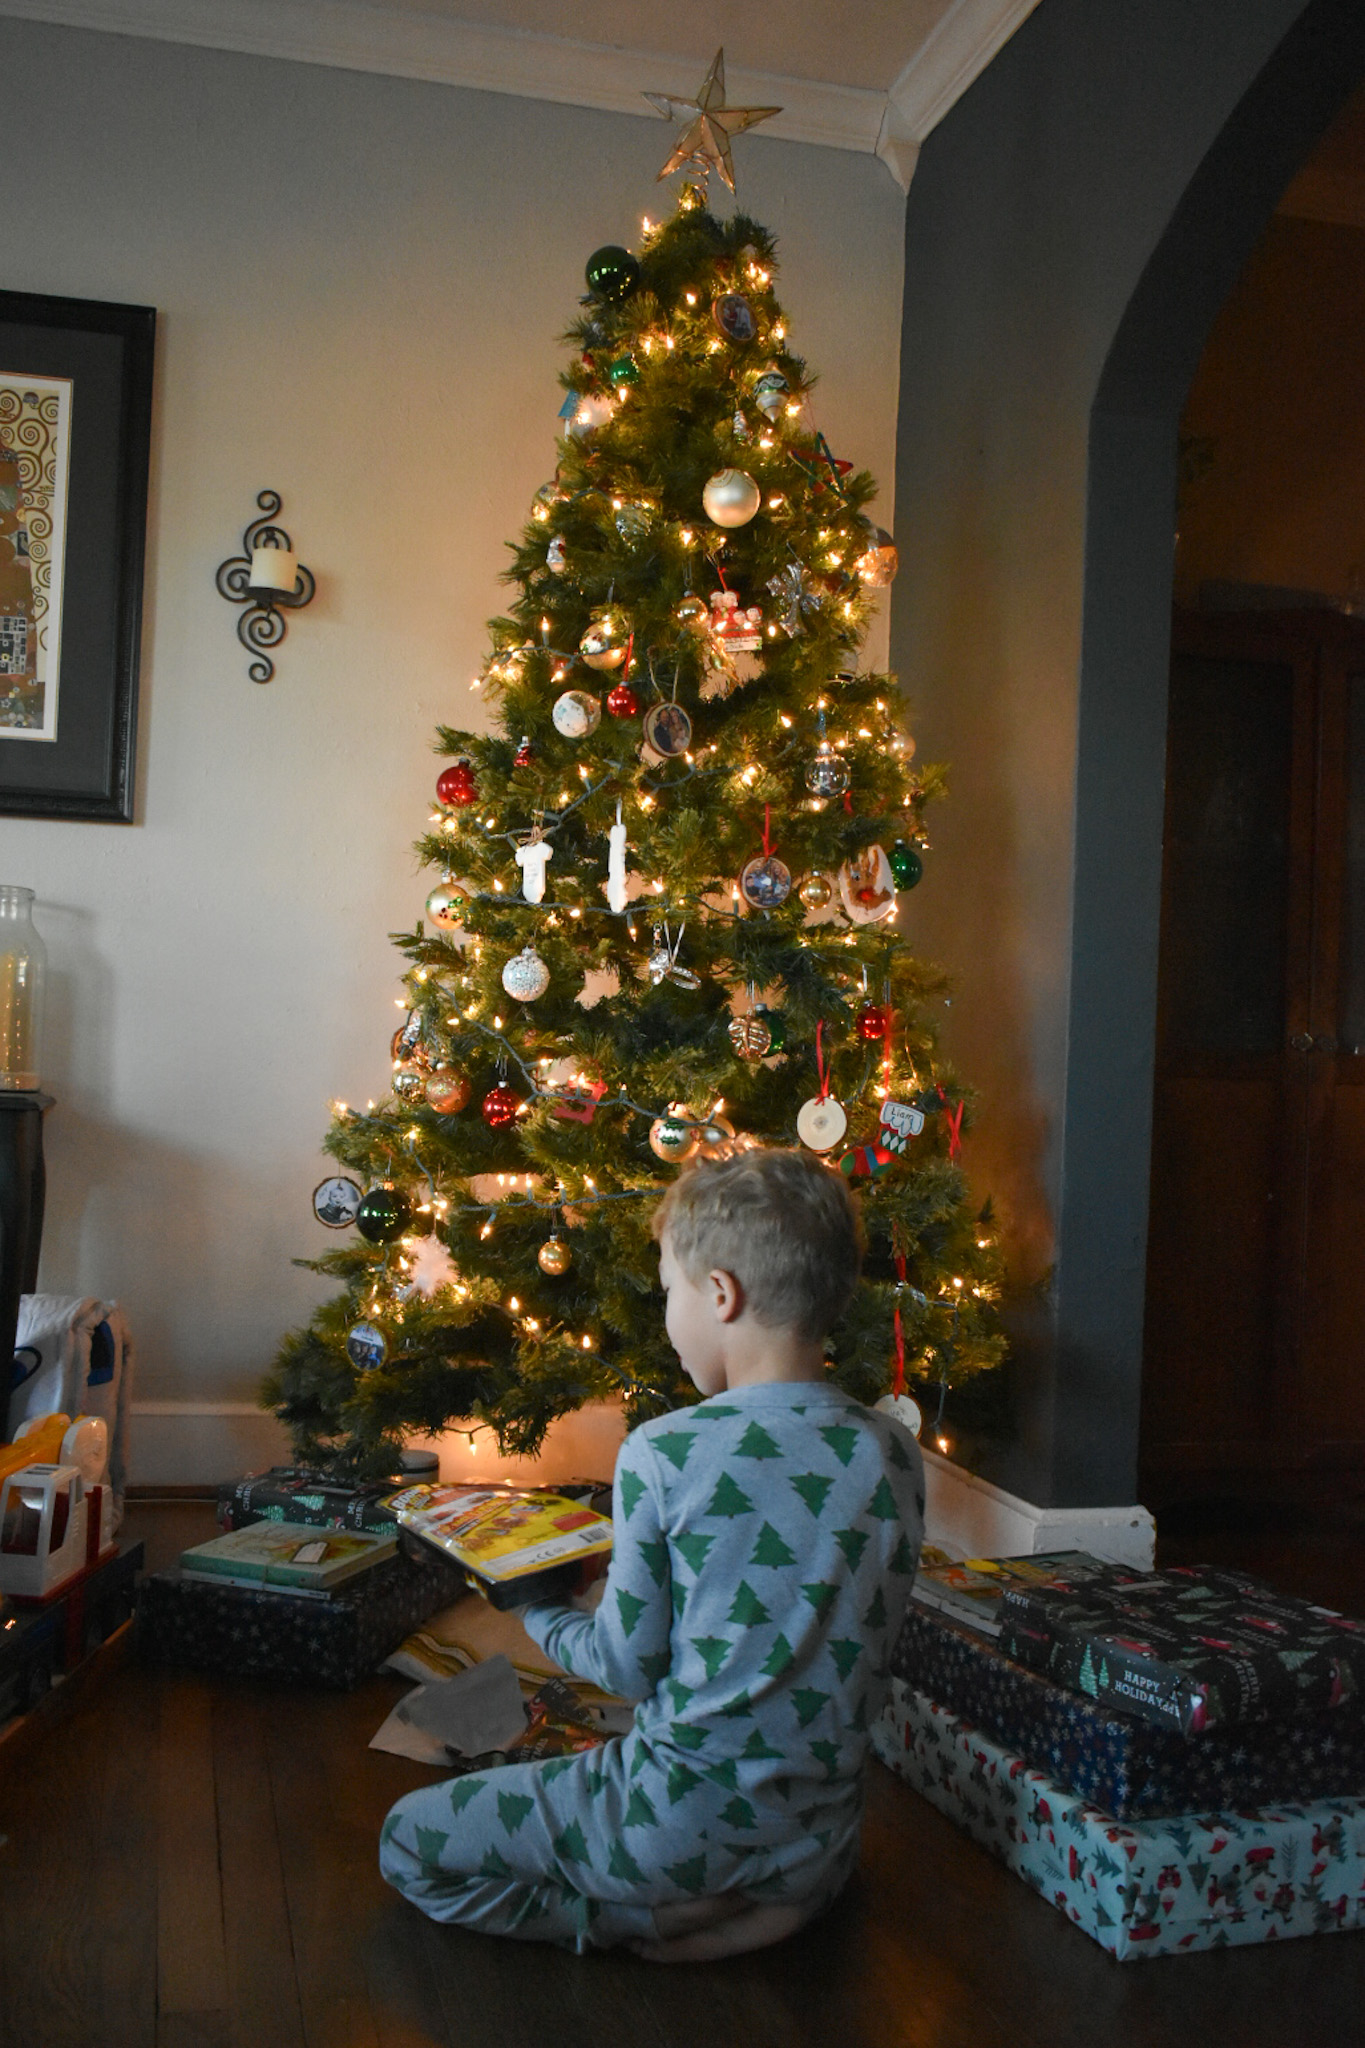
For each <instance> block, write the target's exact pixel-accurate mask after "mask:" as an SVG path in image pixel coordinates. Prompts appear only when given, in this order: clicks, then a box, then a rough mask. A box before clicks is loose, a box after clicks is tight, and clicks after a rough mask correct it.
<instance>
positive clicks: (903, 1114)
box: [877, 1102, 924, 1158]
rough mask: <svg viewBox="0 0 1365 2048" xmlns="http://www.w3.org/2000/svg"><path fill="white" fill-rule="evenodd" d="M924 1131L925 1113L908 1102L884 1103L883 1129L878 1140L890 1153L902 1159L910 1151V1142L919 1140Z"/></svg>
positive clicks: (879, 1132) (878, 1134)
mask: <svg viewBox="0 0 1365 2048" xmlns="http://www.w3.org/2000/svg"><path fill="white" fill-rule="evenodd" d="M923 1129H924V1111H923V1110H922V1109H915V1108H914V1107H913V1105H912V1104H910V1103H908V1102H884V1103H883V1104H882V1120H881V1129H880V1130H879V1131H878V1133H877V1137H878V1140H879V1142H880V1143H881V1144H883V1145H884V1146H885V1147H886V1149H887V1151H888V1152H894V1153H895V1154H896V1155H897V1157H898V1158H899V1157H901V1156H902V1155H903V1154H904V1153H906V1152H907V1151H909V1149H910V1140H911V1139H912V1138H917V1137H918V1136H919V1134H920V1132H921V1131H922V1130H923Z"/></svg>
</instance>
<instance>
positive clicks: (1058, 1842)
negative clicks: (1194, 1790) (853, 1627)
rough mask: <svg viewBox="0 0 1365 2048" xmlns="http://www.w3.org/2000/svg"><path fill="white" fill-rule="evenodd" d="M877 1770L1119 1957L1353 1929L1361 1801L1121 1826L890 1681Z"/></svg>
mask: <svg viewBox="0 0 1365 2048" xmlns="http://www.w3.org/2000/svg"><path fill="white" fill-rule="evenodd" d="M891 1693H892V1696H891V1700H890V1702H889V1704H888V1706H887V1708H886V1711H885V1713H884V1714H883V1716H882V1718H881V1720H880V1721H879V1722H878V1723H877V1725H876V1728H875V1730H874V1737H873V1739H874V1742H875V1744H876V1747H877V1752H878V1754H879V1755H880V1756H881V1758H882V1760H883V1762H885V1763H887V1764H889V1765H890V1766H891V1768H892V1769H893V1770H895V1771H897V1772H898V1773H899V1774H900V1775H901V1776H903V1777H905V1778H907V1779H908V1780H909V1782H910V1783H911V1784H912V1785H913V1786H914V1787H915V1789H916V1791H918V1792H920V1793H922V1794H923V1796H924V1797H925V1798H926V1799H928V1800H929V1801H930V1803H931V1804H932V1805H934V1806H936V1807H937V1808H938V1809H939V1811H940V1812H941V1813H943V1814H946V1815H947V1817H948V1818H949V1819H950V1820H952V1821H954V1822H956V1824H957V1825H958V1826H959V1827H961V1828H962V1829H963V1830H964V1831H965V1832H966V1833H967V1834H969V1835H970V1836H971V1837H972V1838H973V1840H975V1841H977V1842H979V1843H980V1844H981V1845H982V1847H983V1848H986V1849H989V1850H990V1851H991V1853H992V1854H993V1855H995V1856H998V1857H999V1858H1000V1860H1001V1862H1002V1863H1004V1864H1006V1865H1007V1866H1008V1868H1009V1869H1011V1870H1012V1871H1013V1872H1014V1873H1015V1875H1016V1876H1018V1877H1022V1878H1023V1880H1024V1882H1025V1883H1026V1884H1029V1885H1031V1886H1032V1887H1033V1889H1034V1890H1035V1891H1036V1892H1038V1893H1039V1894H1040V1895H1041V1897H1043V1898H1044V1899H1046V1900H1047V1902H1048V1904H1049V1905H1051V1906H1055V1907H1056V1909H1057V1911H1058V1912H1060V1913H1064V1914H1065V1915H1066V1917H1067V1919H1068V1920H1070V1921H1071V1923H1072V1924H1073V1926H1076V1927H1079V1928H1080V1929H1081V1930H1082V1932H1083V1933H1086V1934H1088V1935H1089V1936H1090V1937H1091V1939H1092V1940H1094V1941H1097V1942H1098V1943H1099V1944H1100V1947H1101V1948H1103V1949H1106V1950H1107V1951H1108V1953H1109V1954H1110V1955H1111V1956H1114V1957H1115V1958H1117V1959H1118V1960H1120V1961H1125V1962H1133V1961H1139V1960H1141V1959H1142V1958H1144V1957H1148V1956H1160V1955H1178V1954H1183V1953H1186V1952H1188V1951H1190V1950H1193V1949H1208V1948H1230V1947H1237V1946H1241V1945H1245V1944H1249V1943H1253V1942H1268V1941H1284V1940H1288V1939H1292V1938H1293V1937H1294V1936H1297V1935H1304V1934H1341V1933H1346V1932H1349V1931H1350V1930H1352V1929H1359V1928H1362V1927H1365V1800H1362V1799H1320V1800H1314V1801H1311V1802H1306V1803H1293V1804H1290V1803H1284V1804H1274V1805H1267V1806H1263V1807H1260V1808H1246V1809H1238V1810H1235V1811H1227V1812H1221V1813H1219V1812H1213V1813H1203V1814H1191V1815H1187V1816H1185V1817H1183V1818H1176V1819H1166V1820H1146V1821H1136V1822H1131V1823H1124V1822H1122V1821H1118V1820H1115V1819H1114V1818H1113V1817H1112V1815H1110V1814H1105V1813H1101V1812H1099V1811H1098V1809H1097V1808H1095V1807H1093V1806H1091V1805H1089V1804H1088V1803H1087V1801H1086V1800H1084V1799H1083V1798H1081V1797H1080V1795H1079V1794H1077V1793H1075V1792H1071V1791H1068V1790H1067V1788H1066V1787H1065V1786H1064V1785H1061V1784H1059V1783H1058V1782H1057V1780H1056V1779H1055V1778H1052V1777H1049V1776H1048V1775H1047V1774H1046V1773H1045V1772H1043V1771H1039V1770H1035V1769H1033V1768H1032V1767H1031V1766H1030V1765H1029V1764H1028V1763H1026V1762H1025V1760H1024V1758H1023V1757H1021V1756H1019V1755H1018V1754H1017V1753H1016V1752H1014V1751H1013V1750H1010V1749H1007V1748H1005V1746H1004V1745H1003V1744H1002V1743H999V1742H996V1741H994V1740H993V1739H992V1737H991V1736H989V1735H987V1734H986V1733H985V1732H984V1731H983V1730H982V1729H980V1728H977V1727H974V1726H973V1725H972V1723H971V1722H970V1721H967V1720H963V1719H962V1718H961V1717H960V1716H958V1715H956V1714H951V1713H949V1712H948V1710H947V1709H946V1708H945V1707H941V1706H938V1705H936V1704H935V1702H933V1701H932V1700H929V1699H926V1698H925V1696H924V1695H923V1693H919V1692H916V1691H915V1690H914V1689H913V1688H912V1687H911V1686H908V1685H907V1684H906V1683H905V1681H904V1680H903V1679H895V1680H893V1682H892V1688H891Z"/></svg>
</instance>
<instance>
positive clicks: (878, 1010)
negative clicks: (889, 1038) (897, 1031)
mask: <svg viewBox="0 0 1365 2048" xmlns="http://www.w3.org/2000/svg"><path fill="white" fill-rule="evenodd" d="M890 1021H891V1019H890V1018H889V1017H888V1016H887V1014H886V1008H885V1005H884V1004H882V1003H864V1004H863V1007H862V1008H861V1010H859V1012H858V1015H857V1017H856V1018H855V1019H854V1024H853V1028H854V1030H855V1031H856V1032H857V1034H858V1036H859V1038H862V1039H865V1040H866V1042H867V1043H868V1044H869V1045H875V1044H876V1043H877V1042H878V1040H879V1039H883V1038H885V1036H886V1027H887V1025H888V1024H889V1023H890Z"/></svg>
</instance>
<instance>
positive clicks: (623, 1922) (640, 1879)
mask: <svg viewBox="0 0 1365 2048" xmlns="http://www.w3.org/2000/svg"><path fill="white" fill-rule="evenodd" d="M624 1747H625V1748H627V1749H629V1748H630V1747H631V1745H630V1742H629V1738H628V1739H627V1743H626V1745H624ZM622 1752H623V1745H622V1744H621V1743H617V1742H613V1743H608V1744H607V1745H605V1747H604V1748H602V1749H599V1750H595V1751H592V1752H590V1753H589V1754H587V1755H584V1756H580V1757H573V1758H568V1759H560V1758H557V1759H554V1760H552V1761H551V1762H549V1763H539V1764H514V1765H508V1766H505V1767H503V1768H501V1769H498V1770H493V1771H486V1772H476V1773H474V1774H472V1775H471V1776H469V1777H463V1778H452V1779H449V1780H447V1781H446V1782H445V1783H443V1784H438V1785H431V1786H426V1787H423V1788H422V1789H420V1790H419V1791H416V1792H410V1793H408V1795H407V1796H406V1798H404V1799H400V1800H399V1801H398V1803H397V1805H396V1806H395V1807H394V1808H393V1810H392V1812H391V1813H390V1814H389V1816H388V1819H387V1820H386V1821H385V1823H384V1827H383V1830H382V1832H381V1835H380V1848H379V1867H380V1870H381V1871H382V1873H383V1875H384V1876H385V1877H386V1878H387V1880H388V1881H389V1883H390V1884H392V1885H393V1886H395V1887H396V1889H397V1890H399V1891H400V1892H402V1893H403V1895H404V1896H405V1897H406V1898H408V1899H411V1901H412V1903H413V1904H414V1905H415V1906H419V1907H420V1908H421V1910H422V1911H423V1912H424V1913H426V1914H428V1915H429V1916H430V1918H431V1919H433V1920H442V1921H447V1922H450V1923H452V1924H455V1925H458V1926H461V1927H468V1928H472V1929H475V1930H477V1931H478V1932H481V1933H484V1934H502V1935H507V1936H510V1937H511V1938H512V1939H513V1940H517V1941H547V1942H552V1943H555V1944H556V1945H558V1946H559V1947H562V1948H569V1949H575V1950H577V1951H578V1952H579V1953H580V1954H583V1953H584V1952H586V1951H587V1950H589V1949H594V1948H612V1947H615V1946H616V1945H617V1944H618V1943H622V1942H633V1941H653V1940H655V1939H657V1934H656V1929H655V1923H654V1914H653V1908H654V1907H655V1906H658V1905H665V1904H671V1903H674V1902H676V1901H679V1900H685V1899H696V1898H701V1897H709V1896H715V1895H718V1894H731V1895H738V1896H739V1897H742V1898H744V1899H745V1900H746V1902H750V1903H754V1904H758V1903H770V1904H775V1905H778V1904H780V1905H783V1906H797V1907H799V1908H800V1909H801V1912H802V1917H803V1920H805V1919H813V1918H814V1917H815V1916H816V1915H817V1914H818V1913H821V1912H823V1911H824V1910H825V1908H826V1907H827V1906H829V1905H830V1904H832V1902H833V1900H834V1899H835V1898H836V1897H837V1896H838V1894H839V1893H840V1892H841V1891H842V1890H843V1887H844V1885H845V1884H846V1883H847V1881H848V1879H849V1877H850V1876H851V1875H852V1872H853V1869H854V1867H855V1865H856V1863H857V1860H858V1834H859V1820H860V1810H859V1809H860V1806H861V1802H860V1801H859V1802H857V1808H856V1809H855V1810H854V1811H853V1813H852V1816H851V1820H852V1824H851V1826H850V1825H849V1820H850V1815H849V1809H848V1802H847V1801H844V1802H843V1810H842V1812H841V1813H840V1814H839V1815H838V1816H837V1819H838V1821H839V1822H840V1823H841V1824H840V1825H838V1826H836V1827H835V1828H832V1829H831V1830H830V1833H829V1835H828V1837H827V1841H828V1847H827V1848H823V1849H819V1848H817V1845H816V1844H815V1843H814V1842H813V1840H812V1837H811V1836H810V1834H809V1832H808V1829H807V1827H805V1826H803V1827H801V1828H796V1827H792V1828H790V1829H789V1830H786V1829H784V1830H781V1831H780V1833H781V1834H782V1835H785V1837H786V1839H777V1840H773V1839H772V1836H773V1834H774V1833H775V1832H778V1830H775V1829H774V1828H772V1827H770V1828H769V1829H767V1830H765V1831H764V1832H765V1833H767V1834H768V1836H769V1840H768V1841H767V1843H766V1844H764V1845H763V1846H759V1845H757V1844H756V1845H755V1846H754V1847H753V1848H750V1847H749V1846H748V1845H747V1844H746V1845H744V1846H743V1847H742V1848H741V1847H740V1846H739V1845H727V1844H724V1843H723V1841H722V1838H723V1837H724V1836H725V1835H726V1833H727V1832H729V1833H733V1832H734V1830H733V1829H730V1830H728V1831H727V1829H726V1828H725V1826H724V1825H723V1824H722V1825H720V1826H717V1825H716V1824H715V1816H714V1813H713V1812H712V1811H711V1810H710V1809H711V1808H712V1807H713V1806H714V1803H715V1802H714V1801H712V1800H708V1798H707V1796H706V1795H707V1794H708V1793H709V1792H710V1791H711V1789H712V1788H711V1787H710V1786H709V1785H705V1784H703V1785H701V1786H700V1787H698V1788H696V1791H695V1792H693V1788H689V1792H692V1796H691V1797H688V1798H687V1799H686V1800H685V1805H686V1806H687V1807H688V1808H691V1809H692V1810H691V1811H689V1812H687V1813H686V1814H670V1811H669V1809H670V1799H669V1779H668V1778H667V1777H666V1776H665V1777H664V1778H663V1779H662V1780H660V1781H659V1782H654V1773H653V1772H650V1771H648V1770H647V1771H645V1772H644V1773H640V1772H638V1771H637V1772H636V1773H634V1774H632V1773H631V1771H630V1765H629V1763H628V1762H627V1761H626V1759H625V1757H624V1755H623V1753H622ZM691 1775H692V1774H691V1773H690V1772H689V1773H688V1776H691ZM645 1812H649V1813H651V1814H654V1815H657V1816H658V1818H657V1819H656V1820H651V1821H650V1822H649V1823H647V1824H646V1823H645V1822H643V1820H642V1819H641V1818H640V1816H642V1815H643V1814H644V1813H645ZM831 1818H835V1816H831ZM803 1819H804V1820H805V1821H807V1822H808V1821H809V1815H808V1814H807V1815H805V1816H803ZM708 1820H709V1821H710V1822H711V1825H709V1826H708V1825H707V1822H708ZM813 1850H815V1851H816V1853H815V1854H814V1855H813V1854H812V1851H813ZM665 1857H668V1858H670V1859H671V1860H670V1861H668V1862H665V1861H664V1860H663V1859H664V1858H665Z"/></svg>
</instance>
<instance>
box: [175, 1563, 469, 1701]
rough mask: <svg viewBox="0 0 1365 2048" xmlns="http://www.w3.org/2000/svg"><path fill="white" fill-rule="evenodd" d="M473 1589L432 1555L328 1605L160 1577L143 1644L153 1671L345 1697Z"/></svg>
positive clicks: (388, 1569) (382, 1571)
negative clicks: (271, 1682) (179, 1670)
mask: <svg viewBox="0 0 1365 2048" xmlns="http://www.w3.org/2000/svg"><path fill="white" fill-rule="evenodd" d="M466 1590H467V1587H466V1583H465V1577H464V1573H463V1572H462V1571H461V1570H460V1568H459V1566H458V1565H456V1564H452V1563H450V1562H449V1561H448V1560H447V1559H445V1558H442V1557H438V1556H437V1555H436V1553H435V1552H434V1551H433V1552H430V1553H428V1552H426V1551H425V1550H423V1552H422V1555H421V1556H420V1557H410V1556H409V1555H407V1554H406V1552H400V1553H399V1555H398V1556H397V1557H393V1558H390V1559H389V1560H388V1562H387V1563H385V1564H377V1565H374V1566H373V1567H372V1568H371V1569H370V1570H368V1571H365V1572H362V1573H360V1574H359V1575H358V1576H357V1577H356V1578H354V1579H347V1580H344V1581H343V1582H342V1584H341V1585H339V1586H338V1587H337V1588H336V1590H335V1592H333V1593H330V1594H327V1595H326V1596H324V1597H318V1596H316V1595H313V1594H308V1593H303V1594H293V1593H287V1592H278V1593H277V1592H266V1591H261V1592H256V1591H255V1590H254V1589H252V1588H249V1587H245V1586H217V1585H214V1584H213V1583H212V1582H211V1581H209V1580H204V1579H190V1578H185V1577H182V1575H181V1574H180V1573H179V1572H178V1571H169V1572H155V1573H153V1574H152V1575H151V1576H150V1577H149V1578H146V1579H144V1580H143V1582H142V1585H141V1588H140V1589H139V1592H138V1602H137V1628H138V1645H139V1648H140V1649H141V1651H142V1654H143V1655H144V1656H145V1657H147V1658H149V1659H150V1660H151V1661H152V1662H153V1663H158V1664H182V1665H186V1666H188V1667H189V1668H190V1669H191V1670H194V1671H216V1672H222V1673H224V1674H225V1675H227V1676H229V1677H235V1678H273V1679H279V1680H282V1681H285V1682H287V1683H290V1684H296V1685H323V1686H331V1687H334V1688H336V1689H338V1690H340V1691H346V1690H348V1689H349V1688H350V1687H351V1686H353V1685H358V1684H359V1683H360V1681H361V1679H362V1678H364V1677H365V1676H366V1675H367V1673H369V1672H371V1671H373V1670H374V1668H375V1666H376V1665H377V1664H379V1663H381V1662H382V1661H383V1659H384V1658H385V1657H387V1656H388V1655H389V1653H390V1651H392V1650H396V1649H397V1648H398V1645H399V1644H400V1643H401V1642H402V1641H403V1638H404V1637H405V1636H407V1635H408V1634H410V1633H411V1631H412V1630H413V1629H415V1628H417V1627H419V1626H420V1625H421V1623H422V1622H424V1621H425V1620H426V1619H427V1617H428V1616H429V1615H432V1614H434V1613H435V1612H436V1610H437V1608H439V1607H446V1606H448V1605H449V1604H450V1602H451V1601H452V1600H457V1599H458V1598H459V1597H460V1595H461V1594H462V1593H464V1592H465V1591H466Z"/></svg>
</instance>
